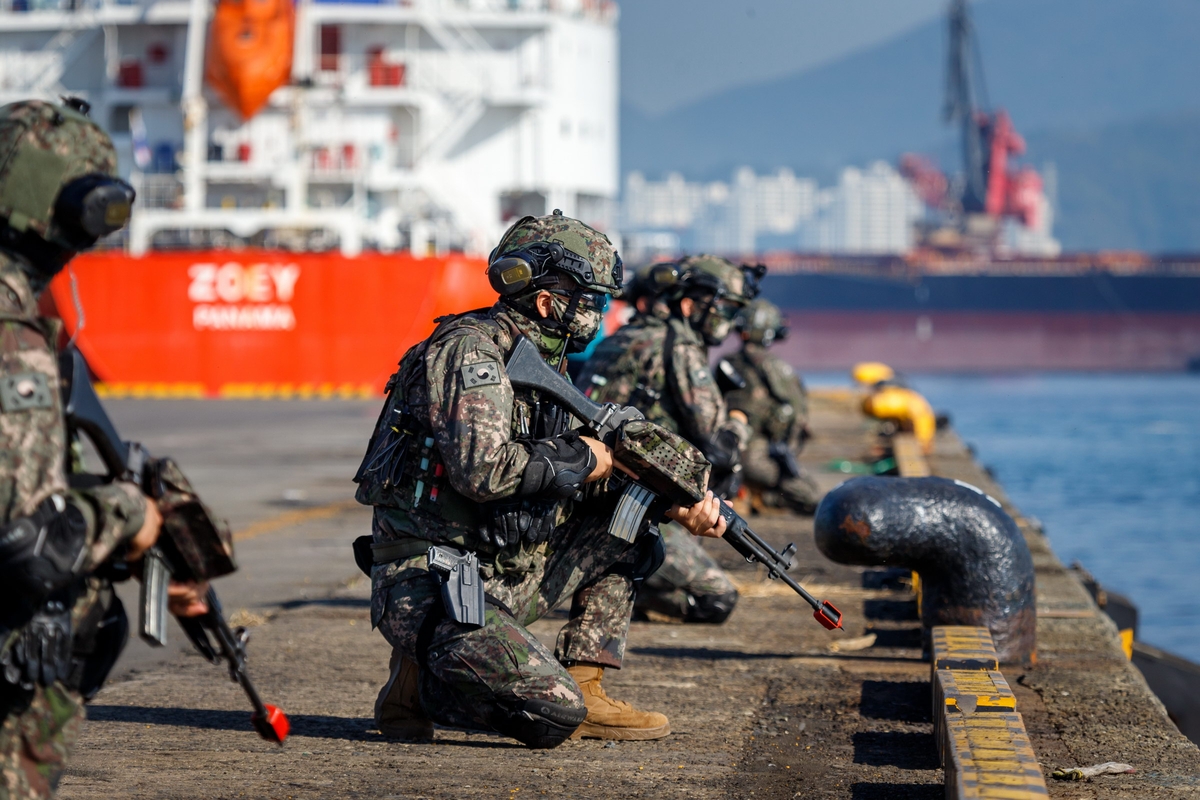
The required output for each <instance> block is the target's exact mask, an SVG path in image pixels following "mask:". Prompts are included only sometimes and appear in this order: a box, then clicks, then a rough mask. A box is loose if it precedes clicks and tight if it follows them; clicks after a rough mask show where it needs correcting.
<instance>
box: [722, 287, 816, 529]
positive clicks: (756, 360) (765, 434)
mask: <svg viewBox="0 0 1200 800" xmlns="http://www.w3.org/2000/svg"><path fill="white" fill-rule="evenodd" d="M737 328H738V331H739V332H740V333H741V335H742V349H741V350H739V351H738V352H736V353H734V354H732V355H730V356H728V357H727V358H725V359H723V361H722V363H721V364H720V369H721V370H722V371H728V372H730V373H732V374H736V375H737V376H739V377H740V378H741V382H742V383H743V384H744V385H742V386H735V385H733V384H732V383H727V384H725V385H724V386H723V387H722V388H724V389H725V402H726V403H727V404H728V405H729V408H730V409H736V410H738V411H741V412H742V413H743V414H745V415H746V418H747V419H748V420H749V422H750V429H751V430H752V431H753V435H752V436H751V438H750V444H749V445H747V447H746V450H745V452H743V453H742V467H743V473H742V475H743V478H744V479H745V482H746V487H747V488H749V489H750V490H751V492H752V493H754V494H755V495H758V496H759V497H761V501H762V503H763V504H764V505H767V506H772V507H777V508H778V507H786V508H790V509H791V510H792V511H795V512H796V513H797V514H805V515H811V514H812V513H813V512H814V511H816V510H817V504H818V503H820V502H821V490H820V489H819V488H818V487H817V483H816V481H814V480H813V478H812V476H811V475H809V474H808V473H807V472H806V471H805V470H804V468H803V467H801V466H800V464H799V463H798V462H797V461H796V456H797V455H798V454H799V452H800V450H801V448H803V447H804V439H805V436H806V435H807V432H808V391H807V390H806V389H805V388H804V381H802V380H801V379H800V376H799V375H797V374H796V371H795V370H794V369H792V365H791V364H789V363H787V362H786V361H784V360H783V359H782V358H780V357H779V356H777V355H776V354H774V353H772V352H771V346H772V345H773V344H775V343H776V342H781V341H783V340H784V339H785V338H786V337H787V326H785V325H784V324H783V314H781V313H780V311H779V309H778V308H777V307H776V306H775V305H774V304H772V303H771V302H769V301H767V300H755V301H754V302H753V303H751V304H750V305H748V306H747V307H746V309H745V310H744V311H743V312H742V314H741V315H740V316H739V317H738V320H737Z"/></svg>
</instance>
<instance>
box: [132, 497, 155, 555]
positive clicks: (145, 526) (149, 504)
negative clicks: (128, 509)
mask: <svg viewBox="0 0 1200 800" xmlns="http://www.w3.org/2000/svg"><path fill="white" fill-rule="evenodd" d="M145 500H146V515H145V518H144V519H143V521H142V527H141V529H140V530H138V532H137V533H136V534H134V536H133V538H132V539H130V540H129V547H128V550H126V555H125V560H126V561H137V560H138V559H140V558H141V557H142V556H143V555H144V554H145V552H146V551H147V550H149V549H150V548H151V547H153V546H154V543H155V542H157V541H158V534H159V532H160V531H162V524H163V518H162V514H161V513H160V512H159V510H158V504H157V503H155V502H154V501H153V500H151V499H150V498H149V497H146V498H145Z"/></svg>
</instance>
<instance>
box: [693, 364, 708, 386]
mask: <svg viewBox="0 0 1200 800" xmlns="http://www.w3.org/2000/svg"><path fill="white" fill-rule="evenodd" d="M712 382H713V376H712V370H710V369H709V368H708V367H696V368H695V369H694V370H692V383H694V384H696V385H697V386H707V385H708V384H710V383H712Z"/></svg>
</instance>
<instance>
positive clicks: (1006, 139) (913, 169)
mask: <svg viewBox="0 0 1200 800" xmlns="http://www.w3.org/2000/svg"><path fill="white" fill-rule="evenodd" d="M948 22H949V52H948V59H947V64H946V96H945V103H944V105H943V108H942V118H943V120H944V121H945V122H947V123H948V124H955V125H958V126H959V129H960V139H961V141H960V146H961V148H962V150H961V152H962V177H961V179H960V180H959V181H957V182H955V184H954V185H953V188H951V184H950V182H948V181H946V179H945V178H944V176H943V175H942V174H941V172H940V171H939V170H938V169H937V168H936V167H935V166H933V164H932V162H930V161H929V160H928V159H926V158H924V157H922V156H918V155H914V154H906V155H905V156H904V158H903V159H902V160H901V171H902V172H903V173H904V174H905V176H906V177H908V179H909V181H910V182H911V183H912V185H913V187H914V190H915V191H917V193H918V195H919V196H920V197H921V199H922V200H924V201H925V203H926V204H927V205H929V206H930V207H932V208H938V209H942V210H944V211H946V212H947V213H949V215H950V216H951V218H952V219H953V221H954V223H955V224H954V227H955V228H957V229H958V230H959V231H960V232H962V233H964V234H967V235H968V236H972V237H974V238H977V237H978V236H979V235H983V236H984V237H985V238H992V237H994V236H995V235H996V234H997V232H998V231H999V229H1000V225H1001V223H1002V221H1003V220H1004V219H1006V218H1007V219H1014V220H1016V221H1018V222H1019V223H1020V224H1021V225H1022V226H1024V227H1025V228H1028V229H1038V228H1039V227H1041V225H1042V221H1043V220H1042V215H1043V213H1044V209H1045V199H1044V194H1043V191H1042V178H1041V176H1040V175H1039V174H1038V173H1037V171H1036V170H1034V169H1033V168H1031V167H1027V166H1021V167H1010V164H1009V161H1010V159H1011V158H1013V157H1015V156H1020V155H1022V154H1023V153H1024V152H1025V140H1024V138H1022V137H1021V135H1020V134H1019V133H1018V132H1017V130H1016V128H1015V127H1014V126H1013V123H1012V119H1011V118H1010V117H1009V115H1008V112H1006V111H1005V110H1004V109H1002V108H997V109H995V110H992V108H991V104H990V102H989V101H988V96H987V87H986V85H985V83H984V79H983V64H982V59H981V58H980V53H979V45H978V37H977V36H976V33H975V29H974V26H973V25H972V22H971V16H970V11H969V7H968V4H967V0H951V2H950V9H949V14H948Z"/></svg>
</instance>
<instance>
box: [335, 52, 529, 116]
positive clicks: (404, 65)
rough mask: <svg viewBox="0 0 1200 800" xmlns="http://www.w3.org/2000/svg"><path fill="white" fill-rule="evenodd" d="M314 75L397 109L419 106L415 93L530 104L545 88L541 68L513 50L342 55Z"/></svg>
mask: <svg viewBox="0 0 1200 800" xmlns="http://www.w3.org/2000/svg"><path fill="white" fill-rule="evenodd" d="M325 59H326V60H325V61H324V62H323V66H325V67H326V68H325V69H319V70H318V71H317V72H316V74H315V76H314V79H315V82H316V83H317V84H318V85H326V86H328V85H340V86H341V87H343V88H344V89H345V90H346V91H347V93H348V95H349V97H351V98H354V99H356V100H360V101H369V100H371V98H372V97H376V98H380V99H382V98H384V97H387V98H388V99H389V100H391V101H394V102H395V104H396V105H420V98H419V97H417V96H416V94H415V93H434V94H439V95H454V96H459V95H471V96H475V97H479V98H481V99H487V98H492V97H496V98H504V99H506V100H510V99H512V98H518V97H520V96H522V95H524V96H527V97H528V99H529V101H530V102H531V103H533V102H536V100H537V97H538V96H539V95H540V93H543V92H545V91H546V90H547V89H548V85H547V78H546V72H545V70H541V69H538V68H537V67H538V64H535V63H534V61H535V60H534V59H526V58H522V57H521V55H520V54H519V53H517V52H515V51H511V50H509V51H505V50H497V51H489V52H471V51H468V52H463V51H458V52H445V51H429V50H424V51H405V50H395V51H389V50H386V49H381V50H378V51H375V52H371V53H342V54H341V55H339V56H336V57H325Z"/></svg>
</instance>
